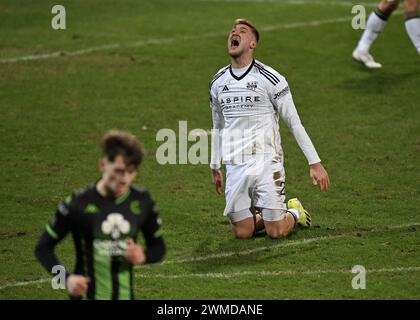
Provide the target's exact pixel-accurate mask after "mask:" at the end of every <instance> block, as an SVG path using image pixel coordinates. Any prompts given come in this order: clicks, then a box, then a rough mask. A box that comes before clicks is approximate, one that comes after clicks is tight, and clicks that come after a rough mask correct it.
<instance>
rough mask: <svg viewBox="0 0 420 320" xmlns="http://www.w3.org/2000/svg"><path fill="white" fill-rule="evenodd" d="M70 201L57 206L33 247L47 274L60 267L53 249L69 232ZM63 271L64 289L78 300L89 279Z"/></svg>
mask: <svg viewBox="0 0 420 320" xmlns="http://www.w3.org/2000/svg"><path fill="white" fill-rule="evenodd" d="M71 199H72V198H71V197H70V198H69V200H68V201H64V202H62V203H60V204H59V206H58V208H57V211H56V214H55V216H54V218H53V219H52V221H50V222H49V223H47V224H46V226H45V231H44V233H43V234H42V235H41V237H40V238H39V240H38V242H37V244H36V246H35V256H36V258H37V259H38V261H39V262H40V263H41V265H42V266H43V267H44V268H45V269H46V270H47V271H48V272H49V273H52V269H53V267H54V266H62V264H61V262H60V261H59V260H58V258H57V256H56V254H55V252H54V249H55V246H56V245H57V244H58V243H59V242H60V241H61V240H63V239H64V237H65V236H66V235H67V234H68V233H69V231H70V222H69V217H68V216H69V213H70V201H71ZM63 267H64V266H63ZM64 268H65V267H64ZM65 271H66V273H65V275H66V288H67V290H68V292H69V293H70V295H71V296H73V297H75V298H78V297H80V296H82V295H83V294H84V293H86V291H87V289H88V284H89V282H90V280H89V278H87V277H84V276H82V275H76V274H71V273H70V272H69V271H68V270H67V269H66V268H65Z"/></svg>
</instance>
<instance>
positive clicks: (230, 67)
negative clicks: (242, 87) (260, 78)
mask: <svg viewBox="0 0 420 320" xmlns="http://www.w3.org/2000/svg"><path fill="white" fill-rule="evenodd" d="M254 63H255V59H252V63H251V65H250V66H249V68H248V70H246V71H245V72H244V74H243V75H241V76H240V77H237V76H235V75H234V73H233V72H232V65H229V72H230V75H231V76H232V77H233V78H234V79H235V80H238V81H239V80H242V79H243V78H245V76H246V75H247V74H248V73H249V72H250V71H251V69H252V67H253V66H254Z"/></svg>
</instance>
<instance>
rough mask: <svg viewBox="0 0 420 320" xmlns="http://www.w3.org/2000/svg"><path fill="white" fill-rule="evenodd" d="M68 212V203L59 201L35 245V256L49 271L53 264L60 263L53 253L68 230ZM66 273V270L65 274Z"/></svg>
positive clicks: (67, 273)
mask: <svg viewBox="0 0 420 320" xmlns="http://www.w3.org/2000/svg"><path fill="white" fill-rule="evenodd" d="M68 213H69V207H68V205H67V204H65V203H64V202H63V203H60V204H59V206H58V208H57V211H56V214H55V216H54V218H53V219H52V220H51V221H50V222H49V223H47V224H46V225H45V231H44V232H43V233H42V235H41V237H40V238H39V240H38V242H37V244H36V246H35V256H36V258H37V259H38V261H39V262H40V263H41V265H42V266H43V267H44V268H45V269H46V270H47V271H48V272H49V273H51V272H52V269H53V267H54V266H58V265H62V264H61V263H60V261H59V260H58V258H57V256H56V255H55V252H54V248H55V246H56V245H57V244H58V243H59V242H60V241H61V240H62V239H63V238H64V237H65V236H66V235H67V234H68V233H69V231H70V224H69V222H68ZM68 275H69V272H67V270H66V276H68Z"/></svg>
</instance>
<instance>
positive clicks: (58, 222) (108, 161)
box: [35, 130, 165, 299]
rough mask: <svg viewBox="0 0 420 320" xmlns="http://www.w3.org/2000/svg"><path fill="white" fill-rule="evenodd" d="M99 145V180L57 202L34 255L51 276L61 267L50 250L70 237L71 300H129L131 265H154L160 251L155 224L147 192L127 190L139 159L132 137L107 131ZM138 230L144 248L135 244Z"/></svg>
mask: <svg viewBox="0 0 420 320" xmlns="http://www.w3.org/2000/svg"><path fill="white" fill-rule="evenodd" d="M101 147H102V158H101V159H100V160H99V169H100V171H101V172H102V177H101V178H100V179H99V180H98V181H97V182H96V183H95V184H93V185H91V186H89V187H87V188H86V189H84V190H81V191H78V192H74V193H73V194H72V195H71V196H69V197H67V198H66V199H65V200H64V201H63V202H62V203H60V204H59V206H58V209H57V212H56V214H55V217H54V218H53V219H52V220H51V221H50V222H49V223H47V225H46V230H45V232H44V233H43V234H42V235H41V238H40V239H39V241H38V243H37V245H36V249H35V254H36V257H37V259H38V260H39V262H40V263H41V264H42V265H43V266H44V268H45V269H47V271H48V272H52V269H53V267H54V266H58V265H61V264H60V262H59V260H58V259H57V257H56V255H55V254H54V248H55V246H56V245H57V244H58V243H59V242H60V241H61V240H62V239H63V238H64V237H65V236H66V235H67V234H68V233H71V234H72V236H73V241H74V244H75V249H76V266H75V270H74V273H70V272H68V271H66V288H67V290H68V292H69V293H70V296H71V298H73V299H74V298H77V299H78V298H82V297H83V296H85V297H86V298H87V299H133V298H134V295H133V289H134V288H133V285H134V275H133V265H142V264H145V263H153V262H158V261H159V260H161V259H162V257H163V255H164V253H165V244H164V241H163V238H162V235H161V230H160V220H159V218H158V214H157V211H156V208H155V205H154V203H153V200H152V199H151V197H150V195H149V193H148V192H147V191H145V190H143V189H140V188H137V187H135V186H132V183H133V182H134V179H135V177H136V174H137V168H138V166H139V165H140V164H141V162H142V160H143V150H142V147H141V144H140V142H139V141H138V140H137V139H136V137H135V136H133V135H132V134H130V133H126V132H122V131H116V130H111V131H109V132H108V133H107V134H105V136H104V137H103V140H102V144H101ZM139 232H141V233H143V235H144V238H145V241H146V249H145V250H143V248H142V247H141V246H140V245H138V244H137V243H136V242H137V237H138V234H139ZM66 270H67V269H66Z"/></svg>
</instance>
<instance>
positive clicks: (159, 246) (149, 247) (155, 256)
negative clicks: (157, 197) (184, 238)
mask: <svg viewBox="0 0 420 320" xmlns="http://www.w3.org/2000/svg"><path fill="white" fill-rule="evenodd" d="M160 221H161V220H160V218H159V215H158V212H157V209H156V206H155V204H154V202H153V200H152V199H150V213H149V216H148V218H147V220H146V222H145V224H144V225H143V226H142V232H143V235H144V239H145V240H146V250H145V252H144V255H145V261H144V263H155V262H159V261H161V260H162V258H163V256H164V255H165V251H166V248H165V242H164V241H163V236H162V229H161V226H160V225H161V223H160Z"/></svg>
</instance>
